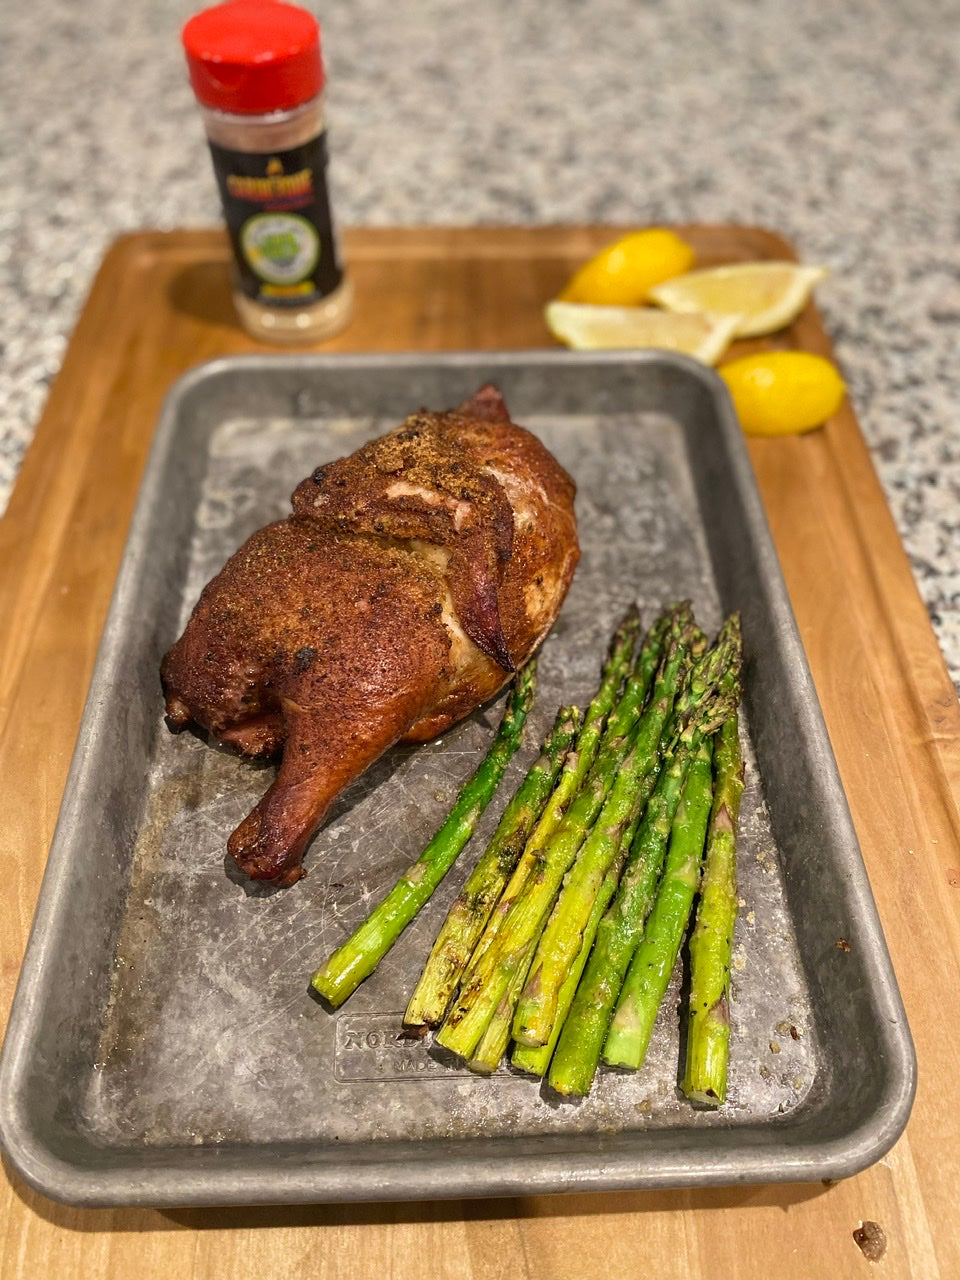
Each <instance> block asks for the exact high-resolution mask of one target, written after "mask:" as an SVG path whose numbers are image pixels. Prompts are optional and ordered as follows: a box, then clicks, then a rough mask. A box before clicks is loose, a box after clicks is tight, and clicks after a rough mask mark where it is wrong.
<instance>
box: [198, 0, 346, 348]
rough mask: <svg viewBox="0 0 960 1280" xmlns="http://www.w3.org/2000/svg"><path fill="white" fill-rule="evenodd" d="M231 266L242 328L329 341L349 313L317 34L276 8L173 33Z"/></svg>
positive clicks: (234, 13) (269, 5) (266, 0)
mask: <svg viewBox="0 0 960 1280" xmlns="http://www.w3.org/2000/svg"><path fill="white" fill-rule="evenodd" d="M182 38H183V46H184V50H185V52H186V55H187V66H188V68H189V71H190V81H191V84H192V86H193V91H194V94H195V96H196V98H197V102H198V104H199V107H200V111H201V114H202V117H203V123H204V128H205V129H206V134H207V141H208V143H209V145H210V153H211V155H212V157H213V168H214V172H215V174H216V177H217V183H218V185H219V188H220V198H221V202H222V204H223V211H224V217H225V219H226V223H227V229H228V231H229V233H230V241H231V244H232V246H233V254H234V264H235V288H234V301H235V304H236V307H237V313H238V315H239V316H240V320H241V322H242V323H243V325H244V327H245V328H246V329H247V330H248V331H249V332H250V333H252V334H253V335H254V336H255V337H258V338H263V339H267V340H268V341H272V342H310V341H318V340H320V339H323V338H327V337H330V336H331V335H332V334H334V333H336V332H337V331H338V330H340V329H342V328H343V326H344V325H345V324H346V323H347V320H348V319H349V316H350V309H351V305H352V287H351V284H350V281H349V279H348V278H347V277H346V275H345V274H344V271H343V267H342V265H341V262H340V256H339V252H338V248H337V241H336V236H335V233H334V227H333V220H332V217H331V213H330V200H329V196H328V192H327V140H326V127H325V120H324V110H323V86H324V73H323V61H322V58H321V52H320V30H319V27H318V25H317V21H316V19H315V18H314V17H313V15H312V14H310V13H307V12H306V11H305V10H303V9H300V8H298V7H296V6H295V5H291V4H286V3H284V2H283V0H229V2H228V3H226V4H220V5H216V6H215V7H214V8H212V9H205V10H204V11H203V12H201V13H198V14H195V15H194V16H193V17H192V18H191V19H190V20H189V21H188V22H187V23H186V25H185V26H184V28H183V36H182Z"/></svg>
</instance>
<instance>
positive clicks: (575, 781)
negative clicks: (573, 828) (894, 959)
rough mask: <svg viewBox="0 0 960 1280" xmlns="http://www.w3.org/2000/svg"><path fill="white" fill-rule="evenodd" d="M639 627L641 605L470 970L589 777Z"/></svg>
mask: <svg viewBox="0 0 960 1280" xmlns="http://www.w3.org/2000/svg"><path fill="white" fill-rule="evenodd" d="M639 626H640V618H639V615H638V613H637V609H636V606H632V607H631V608H630V609H629V610H628V611H627V613H626V615H625V616H624V617H623V619H622V620H621V622H620V624H619V626H618V627H617V629H616V631H615V632H614V635H613V639H612V641H611V644H610V650H609V653H608V656H607V660H606V662H605V663H604V665H603V669H602V671H601V675H600V684H599V687H598V689H597V692H596V693H595V694H594V696H593V698H592V700H591V702H590V705H589V706H588V707H587V713H586V716H585V717H584V720H583V724H582V725H581V727H580V731H579V733H578V734H577V740H576V742H575V743H574V747H573V750H572V751H569V752H568V753H567V758H566V759H565V760H564V762H563V769H562V771H561V774H560V781H559V782H558V783H557V786H556V788H555V789H554V792H553V794H552V796H551V797H550V799H549V800H548V801H547V805H546V808H545V809H544V811H543V813H542V814H541V816H540V819H539V821H538V822H537V825H536V827H535V828H534V830H533V834H532V835H531V836H530V838H529V840H528V841H527V844H526V847H525V849H524V851H523V855H522V856H521V858H520V861H519V862H518V863H517V866H516V868H515V870H514V872H513V875H512V876H511V877H510V880H509V882H508V884H507V887H506V889H505V890H504V892H503V895H502V896H501V898H500V901H499V903H498V904H497V906H496V908H495V910H494V912H493V914H492V915H491V916H490V919H489V921H488V922H487V925H486V928H485V929H484V931H483V933H482V934H481V936H480V941H479V942H478V944H477V946H476V949H475V950H474V952H473V955H472V956H471V958H470V969H471V970H472V969H473V968H474V967H475V966H476V965H477V964H478V963H479V961H480V959H481V957H482V956H483V954H484V952H485V951H486V950H487V948H488V947H489V946H490V945H491V944H492V942H493V941H494V939H495V938H496V936H497V934H498V933H499V930H500V926H501V924H502V923H503V920H504V918H505V916H506V915H507V913H508V912H509V910H510V907H511V906H512V905H513V903H514V902H515V901H516V899H517V898H518V897H519V896H520V894H521V893H522V891H523V887H524V885H525V884H526V881H527V877H528V876H529V874H530V871H531V869H532V868H533V867H534V866H535V865H536V863H537V861H538V859H539V858H540V856H541V854H542V851H543V850H544V849H545V848H546V846H547V845H548V844H549V842H550V839H551V837H552V836H553V833H554V832H555V831H556V829H557V827H558V826H559V825H560V821H561V819H562V818H563V815H564V813H565V812H566V810H567V806H568V805H569V804H570V801H571V800H572V799H573V797H574V796H575V795H576V793H577V792H578V791H579V789H580V786H581V784H582V782H583V779H584V777H585V776H586V774H587V772H588V771H589V769H590V767H591V765H592V764H593V761H594V758H595V757H596V754H597V749H598V747H599V745H600V742H601V739H602V737H603V732H604V726H605V724H606V721H607V716H608V714H609V712H610V710H611V708H612V707H613V706H614V704H615V703H616V702H617V698H618V694H619V692H620V687H621V685H622V683H623V679H624V676H625V675H626V673H627V672H628V671H629V670H630V662H631V656H632V654H633V648H634V645H635V643H636V638H637V631H638V629H639ZM653 647H654V644H653V642H651V641H650V638H649V637H648V638H647V640H646V641H645V642H644V646H643V652H642V653H641V655H640V658H639V659H638V662H642V661H644V654H647V655H648V656H647V659H646V661H647V662H649V651H650V650H651V649H652V648H653ZM654 665H655V663H654Z"/></svg>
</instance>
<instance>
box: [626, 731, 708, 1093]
mask: <svg viewBox="0 0 960 1280" xmlns="http://www.w3.org/2000/svg"><path fill="white" fill-rule="evenodd" d="M712 755H713V747H712V743H711V741H710V739H709V738H705V739H703V740H702V741H701V743H700V746H699V748H698V750H697V752H696V754H695V755H694V757H693V759H692V761H691V762H690V767H689V769H688V770H687V778H686V781H685V783H684V786H683V794H682V795H681V797H680V803H679V805H678V806H677V812H676V816H675V817H674V819H673V826H672V828H671V832H670V845H669V848H668V849H667V857H666V861H665V862H664V866H663V877H662V879H661V881H660V887H659V888H658V890H657V898H656V901H655V902H654V904H653V909H652V910H651V912H650V916H649V918H648V920H647V922H646V926H645V927H644V931H643V937H642V938H641V940H640V944H639V946H638V947H637V949H636V951H635V952H634V955H633V959H632V960H631V961H630V967H629V969H628V970H627V976H626V977H625V978H624V981H623V987H622V989H621V991H620V998H619V1000H618V1001H617V1006H616V1009H615V1010H614V1014H613V1019H612V1021H611V1023H610V1030H609V1031H608V1032H607V1038H606V1041H605V1042H604V1046H603V1060H604V1062H607V1063H609V1064H610V1065H611V1066H616V1067H632V1068H633V1069H634V1070H636V1069H637V1068H638V1067H639V1066H640V1064H641V1062H643V1059H644V1057H645V1055H646V1052H647V1046H648V1045H649V1043H650V1034H651V1032H652V1031H653V1024H654V1023H655V1022H656V1020H657V1011H658V1010H659V1008H660V1003H661V1001H662V1000H663V997H664V995H665V994H666V990H667V986H668V984H669V982H670V975H671V974H672V973H673V967H674V965H675V964H676V962H677V956H678V955H679V953H680V946H681V943H682V942H683V936H684V934H685V933H686V930H687V922H688V920H689V919H690V909H691V907H692V906H693V895H694V894H695V893H696V891H697V884H698V882H699V879H700V859H701V858H702V857H703V843H704V839H705V838H706V834H707V822H708V821H709V818H710V804H711V801H712V799H713V771H712V768H711V758H712Z"/></svg>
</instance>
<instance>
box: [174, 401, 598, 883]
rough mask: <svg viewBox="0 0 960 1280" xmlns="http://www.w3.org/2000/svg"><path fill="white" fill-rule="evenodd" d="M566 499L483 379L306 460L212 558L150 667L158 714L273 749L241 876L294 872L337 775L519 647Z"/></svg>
mask: <svg viewBox="0 0 960 1280" xmlns="http://www.w3.org/2000/svg"><path fill="white" fill-rule="evenodd" d="M573 498H574V485H573V482H572V481H571V479H570V477H569V476H568V475H567V474H566V472H565V471H564V470H563V469H562V467H560V465H559V464H558V463H557V462H556V460H555V459H554V458H553V457H552V455H551V454H550V453H549V452H548V450H547V449H546V448H545V447H544V446H543V445H542V444H541V443H540V441H539V440H538V439H537V438H536V437H535V436H534V435H532V434H531V433H530V432H528V431H526V430H524V428H522V427H518V426H516V425H515V424H514V423H512V422H511V421H510V418H509V415H508V413H507V410H506V407H505V405H504V403H503V400H502V398H501V396H500V394H499V392H498V391H497V390H496V389H495V388H494V387H489V386H488V387H484V388H482V389H481V390H480V391H479V392H477V394H476V395H474V396H473V397H472V398H471V399H469V400H467V401H466V402H465V403H464V404H462V405H461V406H460V407H459V408H458V409H456V410H454V411H452V412H447V413H428V412H426V411H422V412H420V413H415V414H413V415H412V416H410V417H409V418H407V420H406V421H405V422H404V423H403V424H402V425H401V426H400V427H398V428H397V429H396V430H394V431H391V432H389V433H388V434H386V435H384V436H381V437H379V438H378V439H376V440H373V441H371V442H370V443H369V444H366V445H364V446H363V447H362V448H360V449H358V450H357V451H356V452H355V453H353V454H351V455H350V456H349V457H345V458H339V459H337V460H336V461H334V462H331V463H328V464H325V465H323V466H320V467H317V469H316V470H315V471H314V472H313V474H312V475H311V476H310V477H309V478H308V479H306V480H304V481H303V483H302V484H300V485H299V486H298V487H297V489H296V491H295V492H294V494H293V500H292V501H293V514H292V515H291V516H289V517H288V518H287V519H285V520H280V521H277V522H276V523H274V524H269V525H267V526H266V527H265V528H262V529H260V530H258V531H257V532H256V533H255V534H253V536H252V537H251V538H249V539H248V540H247V542H246V543H244V545H243V546H242V547H241V548H240V549H239V550H238V551H237V552H236V553H235V554H234V555H233V556H232V557H231V558H230V559H229V560H228V561H227V563H226V565H225V566H224V568H223V569H222V570H221V572H220V573H219V574H218V575H217V576H216V577H215V578H214V579H213V580H212V581H211V582H209V583H208V584H207V586H206V587H205V588H204V590H203V592H202V594H201V596H200V599H199V601H198V603H197V605H196V608H195V609H194V611H193V615H192V617H191V618H190V621H189V622H188V624H187V626H186V629H185V631H184V633H183V635H182V636H181V637H180V639H179V640H178V641H177V642H176V644H175V645H174V646H173V647H172V648H171V649H170V651H169V652H168V653H167V655H166V656H165V658H164V659H163V663H162V667H161V676H162V680H163V686H164V691H165V696H166V709H167V715H168V717H169V723H170V725H171V727H173V728H174V729H178V728H184V727H186V726H187V725H189V724H195V725H197V726H199V727H200V728H201V729H203V730H205V731H206V732H208V733H209V734H211V735H212V736H213V737H214V738H216V739H217V740H218V741H219V742H221V743H225V744H228V745H230V746H231V747H233V748H234V749H235V750H236V751H238V752H239V753H240V754H241V755H243V756H247V757H250V758H265V757H270V756H273V755H275V754H277V753H279V752H281V751H282V753H283V754H282V760H281V763H280V768H279V770H278V773H277V776H276V780H275V781H274V783H273V785H272V786H271V787H270V788H269V790H268V791H267V792H266V794H265V795H264V796H263V798H262V799H261V801H260V802H259V804H258V805H257V806H256V808H255V809H254V810H253V812H252V813H250V814H249V815H248V816H247V817H246V818H245V819H244V820H243V821H242V822H241V823H240V825H239V826H238V827H237V829H236V830H235V831H234V832H233V834H232V835H231V837H230V839H229V841H228V849H229V851H230V853H231V855H232V856H233V858H234V859H235V861H236V862H237V864H238V866H239V867H241V868H242V870H243V871H245V872H246V873H247V874H248V875H249V876H251V877H253V878H255V879H260V880H271V881H275V882H277V883H280V884H291V883H292V882H293V881H295V880H297V879H298V878H299V876H300V875H301V874H302V859H303V854H304V850H305V849H306V847H307V845H308V843H309V841H310V839H311V837H312V836H313V834H314V833H315V832H316V830H317V828H318V826H319V825H320V823H321V822H322V820H323V817H324V814H325V813H326V812H327V810H328V808H329V806H330V804H331V802H332V801H333V799H334V798H335V796H336V795H337V794H338V793H339V792H340V791H341V790H342V789H343V788H344V787H345V786H346V785H347V784H348V783H349V782H351V781H352V780H353V779H354V778H356V777H358V776H359V774H361V773H362V772H363V771H364V770H365V769H366V768H367V767H368V766H369V765H370V764H372V763H373V761H374V760H376V759H377V758H378V757H379V756H380V755H381V754H382V753H383V752H384V751H386V750H387V749H388V748H389V747H390V746H392V745H393V744H394V743H396V742H398V741H404V742H420V741H424V740H426V739H428V738H432V737H434V736H435V735H436V734H438V733H442V732H443V730H445V729H447V728H448V727H449V726H450V725H452V724H454V723H455V722H456V721H458V720H460V719H462V717H464V716H466V715H468V714H469V713H470V712H471V711H472V710H474V708H476V707H478V706H479V705H481V704H482V703H484V702H486V701H487V700H488V699H489V698H491V697H493V695H494V694H495V693H497V691H498V690H499V689H500V688H501V687H502V686H503V685H504V684H505V683H506V681H507V680H508V679H509V678H510V673H511V672H512V671H513V670H514V669H515V668H516V667H517V666H519V665H520V664H521V663H523V662H524V661H525V660H526V659H527V658H528V657H529V656H530V655H531V654H532V653H533V652H534V650H535V649H536V648H537V646H538V645H539V644H540V642H541V641H542V640H543V638H544V636H545V635H546V634H547V632H548V631H549V629H550V627H551V625H552V623H553V621H554V619H555V618H556V616H557V612H558V610H559V608H560V605H561V603H562V601H563V598H564V596H565V595H566V592H567V589H568V587H569V585H570V581H571V578H572V577H573V572H574V569H575V567H576V564H577V560H578V557H579V547H578V544H577V531H576V521H575V517H574V506H573Z"/></svg>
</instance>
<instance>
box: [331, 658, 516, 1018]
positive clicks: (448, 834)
mask: <svg viewBox="0 0 960 1280" xmlns="http://www.w3.org/2000/svg"><path fill="white" fill-rule="evenodd" d="M535 691H536V659H533V660H531V661H530V662H528V663H527V664H526V665H525V666H524V667H522V668H521V669H520V671H518V672H517V674H516V676H515V677H514V681H513V685H512V687H511V690H510V694H509V696H508V698H507V704H506V708H505V710H504V713H503V719H502V720H501V722H500V726H499V728H498V729H497V732H496V734H495V735H494V738H493V741H492V742H491V744H490V747H489V748H488V750H487V753H486V755H485V756H484V758H483V760H482V761H481V763H480V765H479V767H478V768H477V770H476V772H475V773H474V774H473V776H472V777H471V778H470V779H469V780H468V781H467V782H466V783H465V784H464V786H463V787H462V788H461V790H460V794H459V795H458V796H457V799H456V801H455V802H454V805H453V808H452V809H451V810H450V814H449V816H448V817H447V820H446V821H445V822H444V824H443V826H442V827H441V828H440V830H439V831H438V832H437V834H436V835H435V836H434V837H433V839H432V840H431V841H430V842H429V844H428V845H427V847H426V848H425V849H424V850H423V852H422V853H421V855H420V857H419V858H418V859H417V861H416V862H415V863H414V864H413V866H412V867H410V868H409V869H408V870H407V871H405V872H404V874H403V875H402V876H401V877H400V879H399V880H398V881H397V883H396V884H395V885H394V887H393V888H392V889H391V890H390V892H389V893H388V894H387V896H386V897H385V898H384V899H383V901H382V902H381V903H380V904H379V905H378V906H376V907H374V909H373V910H372V911H371V913H370V914H369V915H368V916H367V918H366V920H364V921H363V923H362V924H361V925H360V926H359V927H358V928H357V929H356V930H355V931H354V932H353V933H352V934H351V936H350V937H349V938H347V940H346V942H344V943H343V944H342V945H341V946H339V947H338V948H337V949H336V951H334V953H333V954H332V955H331V956H330V957H329V959H328V960H326V962H325V963H324V964H323V965H322V966H321V967H320V968H319V969H318V970H317V972H316V973H315V974H314V975H313V978H312V980H311V983H312V986H313V987H314V989H315V990H316V991H318V992H319V993H320V995H322V996H325V997H326V999H327V1000H328V1001H329V1002H330V1003H331V1004H332V1005H333V1007H334V1008H338V1007H339V1006H340V1005H341V1004H343V1002H344V1000H346V998H347V997H348V996H349V995H351V994H352V992H354V991H355V990H356V989H357V987H358V986H359V985H360V983H361V982H362V981H363V980H364V978H367V977H369V976H370V974H371V973H373V971H374V969H375V968H376V966H377V965H378V964H379V962H380V961H381V960H382V959H383V957H384V956H385V955H386V954H387V952H388V951H389V950H390V948H391V947H392V946H393V944H394V943H395V942H396V940H397V938H399V936H400V934H401V933H402V932H403V930H404V929H405V928H406V927H407V925H408V924H409V923H410V921H411V920H413V918H414V917H415V916H416V914H417V912H418V911H419V910H420V908H421V907H422V906H423V904H424V903H425V902H426V901H427V900H428V899H429V897H430V895H431V894H432V893H433V891H434V889H436V887H437V885H438V884H439V883H440V881H441V880H442V879H443V877H444V876H445V875H446V873H447V872H448V871H449V870H450V868H451V867H452V866H453V864H454V862H455V861H456V859H457V856H458V854H459V853H460V851H461V849H462V848H463V846H464V845H465V844H466V843H467V841H468V840H469V839H470V837H471V835H472V834H473V832H474V828H475V827H476V825H477V822H478V821H479V818H480V815H481V814H482V813H483V811H484V809H485V808H486V807H487V804H488V803H489V801H490V799H491V797H492V796H493V793H494V791H496V789H497V785H498V783H499V782H500V779H501V777H502V776H503V771H504V769H505V768H506V767H507V763H508V762H509V760H510V758H511V756H512V755H513V754H514V752H515V751H516V749H517V747H518V746H519V745H520V738H521V735H522V732H523V725H524V721H525V720H526V718H527V712H528V711H529V710H530V707H531V706H532V704H533V699H534V695H535Z"/></svg>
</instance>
